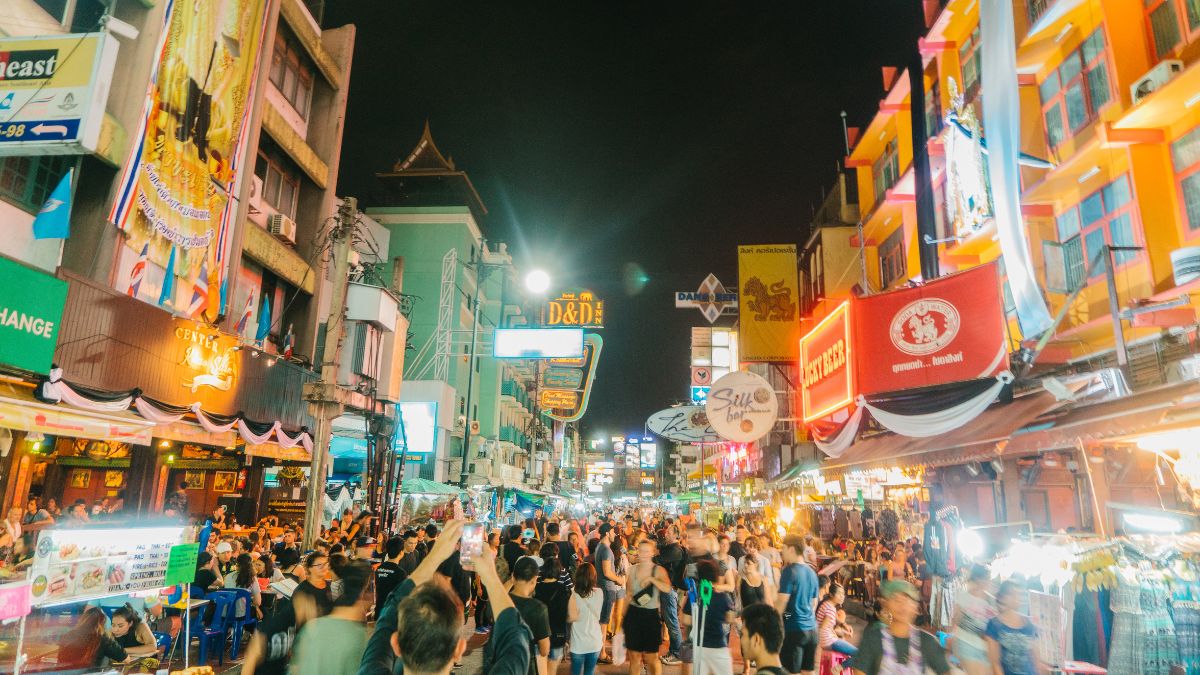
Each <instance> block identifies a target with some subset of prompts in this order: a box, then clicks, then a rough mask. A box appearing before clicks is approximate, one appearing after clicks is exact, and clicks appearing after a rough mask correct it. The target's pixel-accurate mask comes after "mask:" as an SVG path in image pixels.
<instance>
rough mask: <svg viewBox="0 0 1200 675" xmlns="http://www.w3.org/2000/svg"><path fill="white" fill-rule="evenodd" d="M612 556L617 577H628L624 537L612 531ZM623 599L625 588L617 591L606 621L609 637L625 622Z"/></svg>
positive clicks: (624, 600) (617, 631)
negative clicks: (609, 616) (610, 614)
mask: <svg viewBox="0 0 1200 675" xmlns="http://www.w3.org/2000/svg"><path fill="white" fill-rule="evenodd" d="M609 548H610V549H612V554H613V571H615V572H616V573H617V574H618V575H619V576H622V577H626V578H627V579H628V576H629V556H627V555H625V537H624V535H620V534H616V531H615V530H614V531H613V540H612V544H611V545H610V546H609ZM628 604H629V603H628V601H627V599H626V597H625V587H624V586H622V587H621V588H619V589H617V600H616V602H614V603H613V608H612V617H611V618H610V619H609V620H608V629H609V630H608V632H609V635H619V634H620V633H621V628H622V625H623V624H624V621H625V607H626V606H628Z"/></svg>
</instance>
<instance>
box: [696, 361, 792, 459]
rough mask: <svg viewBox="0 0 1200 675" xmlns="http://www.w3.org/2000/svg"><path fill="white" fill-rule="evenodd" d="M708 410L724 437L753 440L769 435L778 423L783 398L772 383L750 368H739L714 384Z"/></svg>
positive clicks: (742, 440) (712, 421)
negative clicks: (780, 400)
mask: <svg viewBox="0 0 1200 675" xmlns="http://www.w3.org/2000/svg"><path fill="white" fill-rule="evenodd" d="M704 412H705V413H707V415H708V421H709V424H711V425H712V427H713V429H714V430H715V431H716V432H717V434H719V435H720V436H721V437H722V438H724V439H726V440H730V441H735V442H738V443H749V442H751V441H757V440H758V439H760V438H762V437H763V436H766V435H767V432H769V431H770V430H771V429H772V428H773V427H774V426H775V420H776V419H778V418H779V398H778V397H777V396H775V390H774V389H773V388H772V387H771V383H770V382H767V381H766V380H765V379H763V378H762V377H760V376H758V375H755V374H754V373H752V372H750V371H748V370H738V371H734V372H732V373H730V374H728V375H726V376H725V377H722V378H721V379H719V380H717V382H716V384H714V385H713V386H712V390H711V391H710V392H709V394H708V402H707V403H706V404H705V405H704Z"/></svg>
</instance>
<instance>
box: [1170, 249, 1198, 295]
mask: <svg viewBox="0 0 1200 675" xmlns="http://www.w3.org/2000/svg"><path fill="white" fill-rule="evenodd" d="M1171 268H1172V269H1173V270H1174V271H1175V285H1176V286H1182V285H1184V284H1186V283H1189V282H1192V281H1195V280H1196V279H1200V246H1186V247H1184V248H1177V249H1175V250H1174V251H1171Z"/></svg>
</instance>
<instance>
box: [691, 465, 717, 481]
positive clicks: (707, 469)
mask: <svg viewBox="0 0 1200 675" xmlns="http://www.w3.org/2000/svg"><path fill="white" fill-rule="evenodd" d="M704 475H705V477H708V476H715V475H717V467H715V466H713V465H711V464H705V465H704ZM699 479H700V469H697V470H695V471H693V472H691V473H689V474H688V480H699Z"/></svg>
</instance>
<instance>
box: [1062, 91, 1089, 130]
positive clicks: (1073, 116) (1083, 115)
mask: <svg viewBox="0 0 1200 675" xmlns="http://www.w3.org/2000/svg"><path fill="white" fill-rule="evenodd" d="M1066 100H1067V122H1068V124H1069V125H1070V128H1071V131H1072V132H1076V131H1079V130H1080V129H1081V128H1082V127H1083V125H1085V124H1087V121H1088V107H1087V99H1085V98H1084V96H1083V85H1082V84H1079V83H1076V84H1074V85H1072V86H1071V87H1070V88H1068V89H1067V96H1066Z"/></svg>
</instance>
